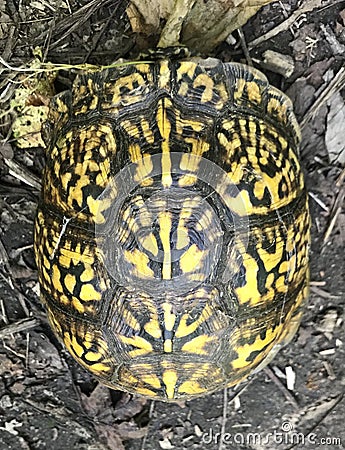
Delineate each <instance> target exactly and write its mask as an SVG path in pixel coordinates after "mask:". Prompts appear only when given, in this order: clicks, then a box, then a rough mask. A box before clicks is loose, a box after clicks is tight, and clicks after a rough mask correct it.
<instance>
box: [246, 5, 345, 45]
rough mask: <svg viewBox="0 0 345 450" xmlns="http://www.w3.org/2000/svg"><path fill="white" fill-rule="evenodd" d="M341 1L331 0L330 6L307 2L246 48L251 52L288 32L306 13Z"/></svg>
mask: <svg viewBox="0 0 345 450" xmlns="http://www.w3.org/2000/svg"><path fill="white" fill-rule="evenodd" d="M342 1H343V0H332V1H331V2H330V4H328V5H326V6H325V5H323V0H310V1H309V0H307V1H306V3H305V4H304V5H303V6H302V7H300V8H298V9H297V10H296V11H295V12H294V13H293V14H292V15H291V16H290V17H289V18H288V19H286V20H284V22H282V23H281V24H280V25H278V26H277V27H275V28H273V29H272V30H270V31H268V32H267V33H265V34H263V35H262V36H260V37H258V38H257V39H254V41H251V42H249V44H248V48H249V50H252V49H253V48H254V47H257V46H258V45H259V44H261V43H262V42H265V41H267V40H269V39H272V38H273V37H274V36H276V35H277V34H279V33H281V32H282V31H286V30H288V29H289V28H290V27H292V25H293V24H294V23H295V22H296V21H297V19H298V18H299V17H300V16H301V15H302V14H305V13H307V12H310V11H312V10H313V9H316V8H321V7H322V6H325V7H329V6H334V5H335V4H337V3H341V2H342Z"/></svg>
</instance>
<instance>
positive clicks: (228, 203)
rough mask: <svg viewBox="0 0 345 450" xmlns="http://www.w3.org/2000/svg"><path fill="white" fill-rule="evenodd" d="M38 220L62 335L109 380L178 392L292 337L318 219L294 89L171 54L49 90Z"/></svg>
mask: <svg viewBox="0 0 345 450" xmlns="http://www.w3.org/2000/svg"><path fill="white" fill-rule="evenodd" d="M44 139H45V141H46V142H47V144H48V148H47V164H46V168H45V171H44V176H43V183H42V185H43V189H42V195H41V199H40V203H39V207H38V213H37V217H36V223H35V254H36V262H37V267H38V276H39V283H40V287H41V299H42V302H43V303H44V305H45V306H46V309H47V314H48V318H49V321H50V323H51V326H52V329H53V331H54V333H55V334H56V335H57V337H58V338H59V339H60V340H61V341H62V342H63V343H64V345H65V346H66V347H67V349H68V350H69V352H70V353H71V355H72V356H73V357H74V358H75V360H76V361H78V362H79V363H80V364H81V365H82V366H83V367H84V368H86V369H88V370H89V371H90V372H91V373H92V374H93V375H94V376H95V377H96V378H98V379H99V380H100V381H101V382H102V383H104V384H105V385H107V386H109V387H111V388H115V389H123V390H126V391H129V392H132V393H136V394H140V395H145V396H147V397H150V398H153V399H158V400H163V401H177V400H184V399H189V398H194V397H197V396H200V395H205V394H208V393H210V392H213V391H215V390H217V389H221V388H223V387H226V386H232V385H235V384H237V383H239V382H241V381H242V380H244V379H245V378H246V377H248V376H249V375H250V374H251V373H253V372H255V371H257V370H259V369H260V368H262V367H263V366H264V365H265V364H267V363H268V362H269V361H270V360H271V359H272V358H273V357H274V355H275V354H276V352H277V351H278V350H279V349H280V348H281V347H282V346H284V345H286V344H287V343H288V342H289V341H290V340H291V339H292V337H293V335H294V333H295V332H296V330H297V328H298V324H299V322H300V320H301V315H302V312H303V307H304V305H305V302H306V298H307V296H308V282H309V272H308V248H309V234H310V218H309V213H308V202H307V201H308V199H307V194H306V191H305V186H304V179H303V174H302V171H301V168H300V163H299V149H298V146H299V142H300V131H299V127H298V124H297V122H296V119H295V116H294V115H293V110H292V105H291V102H290V100H289V99H288V98H287V97H286V96H285V95H284V94H283V93H282V92H280V91H279V90H277V89H276V88H274V87H271V86H270V85H269V84H268V81H267V79H266V77H265V76H264V75H263V74H261V72H259V71H257V70H256V69H253V68H250V67H247V66H244V65H241V64H237V63H222V62H220V61H219V60H217V59H207V60H202V59H200V58H190V59H188V58H186V59H182V60H178V59H174V60H170V59H162V60H160V61H156V62H152V63H147V62H142V63H141V62H137V63H134V64H124V65H121V64H119V65H117V66H116V67H114V68H112V69H106V70H103V71H96V72H90V73H89V72H85V73H83V74H81V75H79V76H77V77H76V79H75V82H74V84H73V88H72V89H71V91H68V92H64V93H61V94H59V95H57V96H56V97H54V99H53V100H52V103H51V105H50V112H49V116H48V121H47V124H46V126H45V129H44Z"/></svg>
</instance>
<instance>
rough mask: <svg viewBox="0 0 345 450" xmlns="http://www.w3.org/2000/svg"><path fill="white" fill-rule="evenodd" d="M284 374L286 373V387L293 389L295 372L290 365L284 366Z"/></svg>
mask: <svg viewBox="0 0 345 450" xmlns="http://www.w3.org/2000/svg"><path fill="white" fill-rule="evenodd" d="M285 374H286V387H287V388H288V389H289V391H293V390H294V389H295V382H296V373H295V371H294V370H293V368H292V367H291V366H286V367H285Z"/></svg>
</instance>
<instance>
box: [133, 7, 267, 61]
mask: <svg viewBox="0 0 345 450" xmlns="http://www.w3.org/2000/svg"><path fill="white" fill-rule="evenodd" d="M272 1H273V0H226V1H224V0H208V1H207V2H205V1H204V0H176V1H175V2H172V1H170V0H163V1H162V0H150V1H148V0H132V1H131V2H130V5H129V7H128V8H127V14H128V17H129V20H130V22H131V26H132V29H133V31H135V32H136V33H142V34H144V35H147V36H156V37H157V38H158V40H159V43H158V46H159V47H169V46H175V45H179V44H183V45H186V46H188V47H189V48H191V49H193V50H197V51H199V52H200V53H207V52H209V51H210V50H211V49H212V48H214V47H215V46H216V45H218V44H219V43H220V42H222V41H224V40H225V39H226V38H227V37H228V36H229V35H230V34H231V33H232V32H233V31H234V30H236V29H237V28H239V27H241V26H242V25H244V24H245V23H246V22H247V21H248V20H249V19H250V17H252V16H253V15H254V14H255V13H256V12H257V11H258V10H259V9H260V8H261V7H262V6H264V5H268V4H269V3H271V2H272ZM162 23H165V25H164V27H163V28H161V24H162Z"/></svg>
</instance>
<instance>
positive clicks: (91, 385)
mask: <svg viewBox="0 0 345 450" xmlns="http://www.w3.org/2000/svg"><path fill="white" fill-rule="evenodd" d="M244 42H245V43H246V46H247V49H248V54H249V56H250V58H251V60H252V62H253V64H254V65H255V66H256V67H258V68H259V69H261V70H262V71H263V72H264V73H265V74H266V75H267V77H268V78H269V80H270V82H271V83H272V84H274V85H275V86H277V87H278V88H280V89H282V90H283V91H286V92H287V93H288V94H289V95H290V97H291V98H292V100H293V102H294V105H295V111H296V114H297V117H298V119H299V121H300V123H301V126H302V132H303V142H302V146H301V160H302V165H303V167H304V171H305V175H306V182H307V186H308V189H309V193H310V208H311V214H312V246H311V292H310V299H309V303H308V306H307V308H306V311H305V314H304V318H303V321H302V325H301V327H300V330H299V332H298V334H297V336H296V337H295V339H294V340H293V342H292V343H291V344H290V345H289V346H287V347H286V348H284V349H283V350H282V351H281V352H280V353H279V354H278V356H277V357H276V358H275V359H274V361H273V362H272V363H271V366H270V368H269V369H268V370H266V371H262V372H260V373H259V374H257V375H255V376H253V377H252V378H251V379H250V380H249V381H248V383H246V384H244V385H242V386H240V387H239V388H238V389H236V390H233V389H229V390H227V391H226V392H217V393H215V394H213V395H210V396H208V397H205V398H200V399H198V400H193V401H188V402H185V403H183V404H182V403H181V404H178V405H174V404H164V403H160V402H152V401H148V400H145V399H142V398H139V397H133V396H132V395H129V394H125V393H121V392H117V391H110V390H109V389H107V388H105V387H103V386H101V385H99V384H97V382H96V381H95V380H94V379H92V377H91V376H89V375H88V374H87V373H85V371H84V370H83V369H81V368H80V367H79V366H78V365H77V364H76V363H75V362H74V361H73V360H72V358H71V357H70V356H69V354H68V353H67V351H66V350H64V349H63V348H62V347H61V345H60V344H59V343H58V342H57V341H56V339H55V338H54V336H53V334H52V332H51V331H50V329H49V326H48V324H47V321H46V319H45V314H44V309H43V307H42V306H41V304H40V302H39V298H38V284H37V273H36V268H35V263H34V257H33V248H32V241H33V219H34V215H35V208H36V204H37V199H38V196H39V180H40V174H41V170H42V167H43V164H44V160H43V150H42V148H40V146H37V145H36V146H33V147H31V148H20V147H18V145H17V144H16V141H15V139H14V138H13V134H12V132H11V124H12V122H13V120H14V117H15V112H16V111H15V110H13V111H10V110H9V105H10V100H11V95H13V89H12V88H13V83H11V82H10V80H15V79H16V78H15V77H17V76H18V70H15V68H20V67H22V68H23V67H27V66H28V65H30V62H31V61H32V59H33V48H34V47H36V46H39V47H40V48H41V49H42V50H43V55H44V58H45V61H51V62H53V63H60V64H61V63H64V64H82V63H85V62H90V63H94V64H97V63H98V64H100V63H102V64H104V63H106V62H112V61H114V60H116V59H117V58H119V57H126V58H131V57H133V55H135V53H136V51H137V43H136V41H135V38H134V36H133V34H132V33H131V30H130V27H129V24H128V21H127V20H126V16H125V14H124V2H121V1H109V0H103V1H91V2H88V1H81V0H80V1H78V0H70V1H68V2H63V1H55V2H54V1H53V2H50V3H49V4H48V3H47V2H44V1H43V0H42V1H37V2H36V1H35V2H32V1H29V0H23V1H20V2H19V1H16V0H2V2H0V55H2V56H1V58H2V59H1V60H0V81H1V85H0V86H1V91H0V139H1V140H0V217H1V220H0V450H7V449H30V450H40V449H45V448H49V449H50V450H61V449H78V450H79V449H80V450H81V449H83V450H84V449H85V450H98V449H99V450H101V449H102V450H106V449H111V450H114V449H115V450H123V449H126V450H150V449H173V448H176V449H208V450H214V449H223V450H224V449H254V450H261V449H265V450H267V449H272V450H273V449H284V450H287V449H291V448H296V449H305V450H315V449H316V448H320V449H325V450H326V449H327V450H331V449H343V448H345V431H344V418H345V401H344V389H345V364H344V361H345V331H344V307H345V294H344V269H345V257H344V241H345V209H344V193H345V169H344V164H345V104H344V99H345V69H344V67H345V66H344V61H345V1H335V0H330V1H327V0H324V1H322V0H316V1H315V0H304V1H303V0H284V1H278V2H274V3H272V4H270V5H269V6H266V7H264V8H263V9H262V10H261V11H260V12H259V13H258V14H257V15H256V16H254V17H253V18H252V19H251V20H250V21H249V22H248V23H247V24H246V25H245V26H244V28H243V39H242V45H241V40H240V38H239V34H238V33H237V32H235V33H233V36H232V39H228V41H227V42H224V43H223V44H222V45H220V46H219V47H218V48H217V50H216V51H215V53H214V55H215V56H217V57H219V58H221V59H222V60H224V61H229V60H236V61H244V62H245V61H246V57H245V54H246V53H247V52H246V51H245V50H244V49H245V47H244V44H243V43H244ZM267 50H272V51H275V52H278V53H280V54H282V55H289V57H288V58H286V57H283V60H284V64H285V63H288V67H289V72H288V73H286V68H284V69H277V66H276V63H275V58H273V57H272V55H271V54H270V53H268V54H267V53H265V52H266V51H267ZM214 55H212V56H214ZM247 58H248V55H247ZM247 62H250V61H247ZM9 67H10V68H9ZM284 67H285V66H284ZM290 69H291V70H290ZM282 70H283V71H285V72H284V73H285V76H283V75H281V74H280V73H279V72H281V71H282ZM277 71H278V73H277ZM70 80H71V75H70V73H69V71H67V70H65V71H61V72H60V73H59V76H58V78H57V80H56V82H55V86H56V88H57V90H63V89H66V88H68V86H69V85H70ZM294 376H295V382H294V381H293V377H294ZM287 387H289V389H288V388H287Z"/></svg>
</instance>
